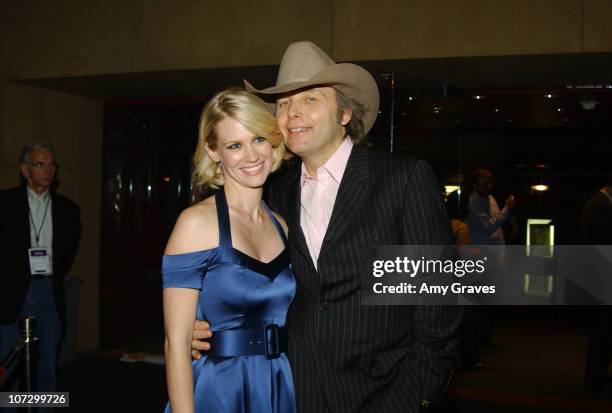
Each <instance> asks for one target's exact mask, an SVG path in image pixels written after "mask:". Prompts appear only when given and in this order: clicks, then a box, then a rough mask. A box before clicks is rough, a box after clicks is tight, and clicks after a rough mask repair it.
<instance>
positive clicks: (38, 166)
mask: <svg viewBox="0 0 612 413" xmlns="http://www.w3.org/2000/svg"><path fill="white" fill-rule="evenodd" d="M30 165H31V166H33V167H34V168H36V169H44V168H45V166H48V167H49V168H51V169H57V168H58V167H59V164H57V163H55V162H49V163H45V162H35V163H31V164H30Z"/></svg>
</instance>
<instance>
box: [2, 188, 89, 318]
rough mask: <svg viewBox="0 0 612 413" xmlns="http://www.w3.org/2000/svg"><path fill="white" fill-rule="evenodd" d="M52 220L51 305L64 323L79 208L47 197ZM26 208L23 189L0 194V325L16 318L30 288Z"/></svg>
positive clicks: (79, 227)
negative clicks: (66, 289)
mask: <svg viewBox="0 0 612 413" xmlns="http://www.w3.org/2000/svg"><path fill="white" fill-rule="evenodd" d="M51 196H52V198H51V211H52V215H51V216H52V217H53V280H54V286H55V302H56V305H57V307H58V314H59V315H60V320H62V321H63V320H64V277H65V276H66V275H68V272H69V271H70V268H71V267H72V264H73V262H74V257H75V255H76V251H77V247H78V243H79V236H80V231H81V222H80V218H79V216H80V210H79V207H78V206H77V205H76V204H75V203H74V202H72V201H71V200H70V199H68V198H66V197H63V196H61V195H58V194H55V193H52V194H51ZM30 246H31V242H30V208H29V205H28V193H27V189H26V186H21V187H17V188H11V189H6V190H3V191H0V257H1V260H0V265H2V272H1V274H0V294H1V296H2V298H1V299H0V323H1V324H6V323H12V322H14V321H16V320H17V319H18V318H19V315H20V313H21V310H22V309H23V304H24V301H25V298H26V294H27V292H28V290H29V288H30V282H31V280H32V277H31V276H30V264H29V260H28V248H30Z"/></svg>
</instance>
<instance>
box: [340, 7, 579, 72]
mask: <svg viewBox="0 0 612 413" xmlns="http://www.w3.org/2000/svg"><path fill="white" fill-rule="evenodd" d="M335 3H336V10H335V26H334V35H335V38H334V45H335V56H336V58H337V59H338V60H355V59H364V60H375V59H398V58H400V59H401V58H421V57H450V56H481V55H512V54H538V53H567V52H577V51H579V44H580V37H579V34H580V32H579V19H580V7H579V5H580V0H563V1H558V0H537V1H533V0H513V1H508V0H489V1H487V0H461V1H457V0H440V1H435V2H425V1H418V0H407V1H394V0H376V1H373V0H336V2H335Z"/></svg>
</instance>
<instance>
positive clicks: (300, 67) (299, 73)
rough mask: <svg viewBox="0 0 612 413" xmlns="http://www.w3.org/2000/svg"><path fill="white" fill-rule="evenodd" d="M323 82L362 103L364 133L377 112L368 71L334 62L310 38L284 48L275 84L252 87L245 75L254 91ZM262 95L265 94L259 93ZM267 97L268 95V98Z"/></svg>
mask: <svg viewBox="0 0 612 413" xmlns="http://www.w3.org/2000/svg"><path fill="white" fill-rule="evenodd" d="M316 85H327V86H333V87H334V88H335V89H338V90H339V91H341V92H342V93H343V94H344V95H345V96H346V97H348V98H351V99H354V100H355V101H357V102H359V103H361V104H363V105H365V109H366V111H365V114H364V116H363V126H364V127H365V131H366V133H367V132H368V131H369V130H370V128H372V125H374V121H375V120H376V116H377V115H378V103H379V99H380V98H379V96H378V86H377V85H376V81H375V80H374V78H373V77H372V75H371V74H370V73H369V72H368V71H367V70H365V69H364V68H362V67H360V66H357V65H354V64H352V63H336V62H334V61H333V60H332V59H331V58H330V57H329V56H328V55H327V54H325V52H324V51H323V50H321V49H319V47H318V46H317V45H316V44H314V43H312V42H296V43H291V44H290V45H289V47H288V48H287V51H285V54H284V56H283V59H282V60H281V63H280V67H279V69H278V77H277V79H276V85H274V86H272V87H269V88H267V89H261V90H260V89H255V88H254V87H253V86H252V85H251V84H250V83H249V82H248V81H247V80H246V79H245V80H244V86H245V88H246V90H248V91H249V92H251V93H255V94H258V95H268V96H267V97H269V98H271V99H274V98H275V97H276V95H279V94H282V93H287V92H291V91H294V90H297V89H303V88H307V87H310V86H316ZM260 97H262V98H264V99H265V98H266V96H260ZM268 100H270V99H268Z"/></svg>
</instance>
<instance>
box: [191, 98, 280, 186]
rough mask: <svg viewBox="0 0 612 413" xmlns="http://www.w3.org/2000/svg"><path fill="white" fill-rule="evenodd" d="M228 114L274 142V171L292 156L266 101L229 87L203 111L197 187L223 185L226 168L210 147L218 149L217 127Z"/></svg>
mask: <svg viewBox="0 0 612 413" xmlns="http://www.w3.org/2000/svg"><path fill="white" fill-rule="evenodd" d="M226 117H229V118H232V119H234V120H236V121H238V122H239V123H240V124H242V126H244V127H245V128H246V129H248V130H249V131H251V132H253V133H254V134H255V135H257V136H261V137H263V138H266V139H267V140H268V141H269V142H270V143H271V144H272V148H274V149H273V152H272V171H276V170H277V169H278V168H279V167H280V165H281V163H282V162H283V159H285V158H286V157H287V156H288V152H286V151H285V145H284V143H283V135H282V134H281V132H280V130H279V129H278V126H277V125H276V120H275V119H274V116H273V115H272V113H270V111H269V110H268V108H267V106H266V104H265V103H264V101H263V100H261V99H260V98H258V97H257V96H255V95H254V94H252V93H249V92H247V91H246V90H244V89H242V88H239V87H230V88H227V89H225V90H224V91H222V92H219V93H217V94H216V95H215V96H213V98H212V99H211V100H210V101H208V103H207V104H206V106H205V107H204V110H202V116H201V117H200V131H199V135H198V144H197V146H196V150H195V154H194V155H193V165H194V168H193V185H194V187H197V189H200V190H204V189H209V188H212V189H217V188H219V187H220V186H222V185H223V182H224V179H223V171H222V169H221V167H220V166H219V165H218V164H217V162H215V161H213V160H212V159H211V158H210V156H208V152H206V146H208V147H209V148H210V149H212V150H216V149H217V139H218V136H217V133H216V129H215V127H216V126H217V124H218V123H219V122H220V121H222V120H223V119H224V118H226ZM194 189H196V188H194Z"/></svg>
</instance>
